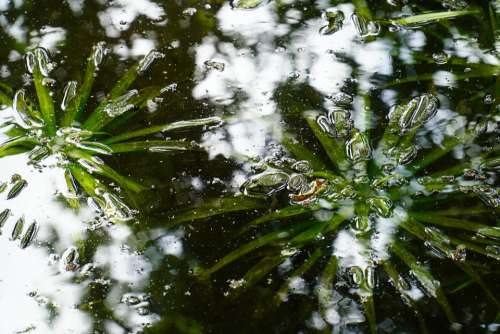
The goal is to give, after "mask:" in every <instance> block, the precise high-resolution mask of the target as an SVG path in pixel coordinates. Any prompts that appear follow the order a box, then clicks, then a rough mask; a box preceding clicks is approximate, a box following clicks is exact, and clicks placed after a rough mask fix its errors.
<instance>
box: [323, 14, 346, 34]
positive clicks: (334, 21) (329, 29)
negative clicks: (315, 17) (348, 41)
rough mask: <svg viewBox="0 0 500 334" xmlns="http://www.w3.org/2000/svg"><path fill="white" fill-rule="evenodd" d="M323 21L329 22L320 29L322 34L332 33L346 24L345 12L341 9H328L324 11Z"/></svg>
mask: <svg viewBox="0 0 500 334" xmlns="http://www.w3.org/2000/svg"><path fill="white" fill-rule="evenodd" d="M322 16H323V21H326V22H327V24H326V25H324V26H323V27H321V28H320V29H319V32H320V34H322V35H331V34H333V33H335V32H337V31H339V30H340V29H342V26H343V24H344V13H343V12H342V11H340V10H327V11H325V12H323V15H322Z"/></svg>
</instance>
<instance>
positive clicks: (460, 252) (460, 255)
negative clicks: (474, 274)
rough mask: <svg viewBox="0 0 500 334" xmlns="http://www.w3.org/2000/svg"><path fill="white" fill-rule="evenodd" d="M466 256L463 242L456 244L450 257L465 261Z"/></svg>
mask: <svg viewBox="0 0 500 334" xmlns="http://www.w3.org/2000/svg"><path fill="white" fill-rule="evenodd" d="M466 257H467V247H466V246H465V245H463V244H459V245H457V247H456V248H455V250H454V251H453V252H452V254H451V258H452V260H454V261H459V262H462V261H465V259H466Z"/></svg>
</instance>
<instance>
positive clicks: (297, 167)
mask: <svg viewBox="0 0 500 334" xmlns="http://www.w3.org/2000/svg"><path fill="white" fill-rule="evenodd" d="M291 168H292V169H293V170H294V171H296V172H297V173H311V172H312V171H313V169H312V167H311V163H310V162H309V161H307V160H300V161H297V162H295V163H294V164H293V165H292V166H291Z"/></svg>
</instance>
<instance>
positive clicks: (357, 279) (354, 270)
mask: <svg viewBox="0 0 500 334" xmlns="http://www.w3.org/2000/svg"><path fill="white" fill-rule="evenodd" d="M349 278H350V280H351V282H352V284H354V285H357V286H361V284H363V280H364V275H363V269H361V268H360V267H358V266H353V267H350V268H349Z"/></svg>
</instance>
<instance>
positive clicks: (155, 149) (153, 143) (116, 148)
mask: <svg viewBox="0 0 500 334" xmlns="http://www.w3.org/2000/svg"><path fill="white" fill-rule="evenodd" d="M109 147H110V148H111V150H112V151H113V153H127V152H142V151H147V152H151V153H165V152H175V151H202V148H201V147H200V146H198V145H197V144H196V143H193V142H187V141H181V140H148V141H136V142H121V143H115V144H110V145H109Z"/></svg>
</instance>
